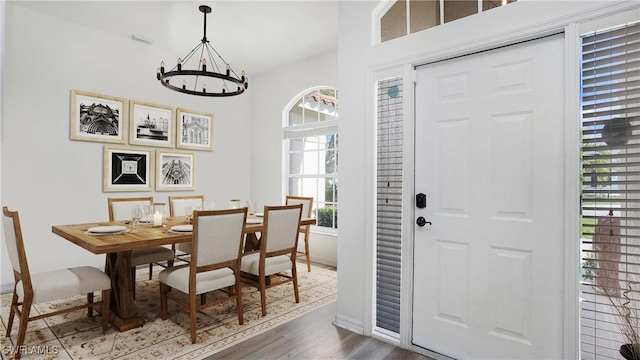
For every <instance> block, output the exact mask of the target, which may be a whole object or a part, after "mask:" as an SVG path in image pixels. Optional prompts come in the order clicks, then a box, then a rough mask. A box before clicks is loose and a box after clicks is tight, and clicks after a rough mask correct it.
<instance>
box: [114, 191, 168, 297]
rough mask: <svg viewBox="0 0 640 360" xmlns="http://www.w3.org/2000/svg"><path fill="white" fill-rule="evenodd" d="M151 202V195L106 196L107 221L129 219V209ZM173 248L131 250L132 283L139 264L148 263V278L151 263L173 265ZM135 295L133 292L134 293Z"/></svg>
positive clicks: (151, 274)
mask: <svg viewBox="0 0 640 360" xmlns="http://www.w3.org/2000/svg"><path fill="white" fill-rule="evenodd" d="M152 202H153V197H152V196H147V197H134V198H108V199H107V204H108V207H109V221H118V220H131V210H132V209H133V208H135V207H136V206H149V205H150V204H151V203H152ZM173 258H174V256H173V250H171V249H169V248H165V247H163V246H157V247H153V248H148V249H136V250H133V251H132V252H131V268H132V270H131V271H132V276H133V284H134V286H135V283H136V281H135V278H136V268H137V267H138V266H139V265H143V264H149V280H151V278H152V277H153V264H160V265H162V264H161V263H162V262H163V261H166V262H167V265H166V266H172V265H173ZM134 296H135V293H134Z"/></svg>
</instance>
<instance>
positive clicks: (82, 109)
mask: <svg viewBox="0 0 640 360" xmlns="http://www.w3.org/2000/svg"><path fill="white" fill-rule="evenodd" d="M126 105H127V99H124V98H119V97H115V96H109V95H102V94H96V93H91V92H86V91H80V90H71V126H70V127H71V135H70V137H71V139H72V140H82V141H98V142H107V143H119V144H125V143H126V142H127V138H126V134H127V124H128V117H127V106H126Z"/></svg>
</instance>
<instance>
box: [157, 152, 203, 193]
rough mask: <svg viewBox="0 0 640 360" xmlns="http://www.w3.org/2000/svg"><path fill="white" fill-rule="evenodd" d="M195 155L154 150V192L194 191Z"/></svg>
mask: <svg viewBox="0 0 640 360" xmlns="http://www.w3.org/2000/svg"><path fill="white" fill-rule="evenodd" d="M195 175H196V173H195V154H194V153H193V152H191V151H179V150H175V151H170V150H160V149H156V191H183V190H184V191H186V190H193V189H195Z"/></svg>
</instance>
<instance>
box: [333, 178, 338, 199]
mask: <svg viewBox="0 0 640 360" xmlns="http://www.w3.org/2000/svg"><path fill="white" fill-rule="evenodd" d="M333 202H335V203H337V202H338V178H334V179H333Z"/></svg>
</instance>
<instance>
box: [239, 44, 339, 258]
mask: <svg viewBox="0 0 640 360" xmlns="http://www.w3.org/2000/svg"><path fill="white" fill-rule="evenodd" d="M336 41H337V39H336ZM250 86H251V88H250V89H251V109H252V111H251V129H250V133H249V134H248V135H247V139H249V138H250V139H251V198H252V200H254V201H257V202H258V207H259V208H262V206H264V205H275V204H283V203H284V198H285V193H284V188H283V184H282V178H283V174H284V170H283V164H282V160H281V159H282V149H283V140H282V136H283V132H282V111H283V110H284V108H285V106H287V104H288V103H289V102H290V101H291V99H293V98H294V97H295V96H297V95H298V94H299V93H300V92H302V91H303V90H306V89H308V88H311V87H315V86H329V87H334V88H337V87H338V53H337V51H332V52H329V53H324V54H319V55H317V56H314V57H311V58H309V59H306V60H303V61H299V62H296V63H294V64H289V65H286V66H283V67H281V68H279V69H274V70H272V71H268V72H265V73H262V74H259V75H257V76H253V77H251V85H250ZM338 96H340V89H338ZM342 119H343V118H342V117H340V120H342ZM340 171H342V169H340ZM340 206H342V205H340ZM336 248H337V242H336V236H335V235H326V234H320V233H315V232H314V233H312V234H311V240H310V250H309V252H310V253H311V259H312V261H315V262H319V263H323V264H327V265H332V266H335V265H336Z"/></svg>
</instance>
